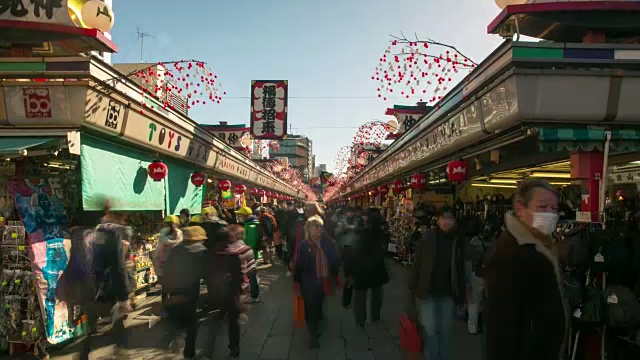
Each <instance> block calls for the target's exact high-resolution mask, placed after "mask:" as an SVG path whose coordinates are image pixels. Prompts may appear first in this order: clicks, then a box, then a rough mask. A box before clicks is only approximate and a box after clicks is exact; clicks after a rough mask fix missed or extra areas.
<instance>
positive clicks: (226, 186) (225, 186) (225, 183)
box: [218, 180, 231, 191]
mask: <svg viewBox="0 0 640 360" xmlns="http://www.w3.org/2000/svg"><path fill="white" fill-rule="evenodd" d="M218 187H219V188H220V191H229V190H231V181H229V180H220V182H218Z"/></svg>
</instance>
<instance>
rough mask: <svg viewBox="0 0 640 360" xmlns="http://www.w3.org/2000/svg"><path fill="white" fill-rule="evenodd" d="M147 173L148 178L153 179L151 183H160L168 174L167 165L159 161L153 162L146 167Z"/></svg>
mask: <svg viewBox="0 0 640 360" xmlns="http://www.w3.org/2000/svg"><path fill="white" fill-rule="evenodd" d="M147 171H148V172H149V177H150V178H152V179H153V181H161V180H162V179H164V178H165V177H167V174H169V168H167V165H165V163H163V162H162V161H161V160H154V161H153V162H152V163H151V164H149V166H148V167H147Z"/></svg>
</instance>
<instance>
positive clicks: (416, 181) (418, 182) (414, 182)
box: [411, 173, 427, 190]
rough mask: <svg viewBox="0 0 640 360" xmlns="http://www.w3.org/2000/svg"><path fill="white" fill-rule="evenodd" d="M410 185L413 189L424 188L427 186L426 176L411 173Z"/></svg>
mask: <svg viewBox="0 0 640 360" xmlns="http://www.w3.org/2000/svg"><path fill="white" fill-rule="evenodd" d="M411 187H412V188H413V189H415V190H424V189H425V188H426V187H427V177H426V176H424V174H421V173H415V174H413V175H411Z"/></svg>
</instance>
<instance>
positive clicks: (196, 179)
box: [191, 171, 207, 187]
mask: <svg viewBox="0 0 640 360" xmlns="http://www.w3.org/2000/svg"><path fill="white" fill-rule="evenodd" d="M206 180H207V175H206V174H205V173H203V172H199V171H198V172H194V173H193V174H191V183H192V184H193V185H195V186H197V187H200V186H202V185H204V182H205V181H206Z"/></svg>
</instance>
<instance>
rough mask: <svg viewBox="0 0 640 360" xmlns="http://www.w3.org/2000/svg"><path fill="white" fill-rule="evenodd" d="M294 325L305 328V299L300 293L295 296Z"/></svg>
mask: <svg viewBox="0 0 640 360" xmlns="http://www.w3.org/2000/svg"><path fill="white" fill-rule="evenodd" d="M293 325H294V326H295V327H296V328H298V329H301V328H304V325H305V321H304V300H303V299H302V296H300V295H297V294H296V295H294V297H293Z"/></svg>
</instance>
